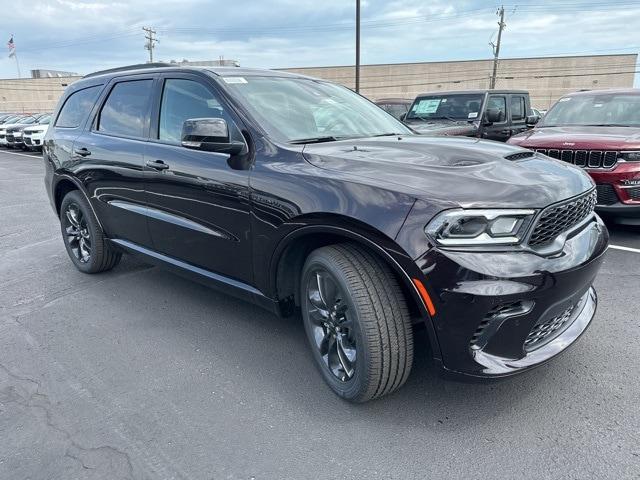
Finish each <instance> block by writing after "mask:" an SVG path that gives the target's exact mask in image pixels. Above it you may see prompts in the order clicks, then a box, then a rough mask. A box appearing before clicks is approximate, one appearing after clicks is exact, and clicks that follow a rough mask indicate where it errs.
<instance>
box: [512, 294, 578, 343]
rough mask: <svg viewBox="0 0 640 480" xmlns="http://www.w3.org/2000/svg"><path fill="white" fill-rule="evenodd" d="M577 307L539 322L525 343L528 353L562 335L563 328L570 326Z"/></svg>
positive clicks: (572, 306) (573, 306)
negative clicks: (569, 322) (570, 320)
mask: <svg viewBox="0 0 640 480" xmlns="http://www.w3.org/2000/svg"><path fill="white" fill-rule="evenodd" d="M575 307H576V306H575V305H571V306H570V307H569V308H567V309H566V310H565V311H564V312H562V313H561V314H560V315H557V316H555V317H553V318H550V319H548V320H544V321H538V323H536V324H535V325H534V326H533V328H532V329H531V331H530V332H529V335H527V338H526V340H525V341H524V349H525V350H527V351H531V350H535V349H536V348H539V347H541V346H542V345H544V344H545V343H548V342H550V341H551V340H553V339H554V338H555V337H557V336H558V335H559V334H560V333H562V330H563V327H568V326H569V324H568V321H569V319H570V318H571V314H572V313H573V310H574V309H575Z"/></svg>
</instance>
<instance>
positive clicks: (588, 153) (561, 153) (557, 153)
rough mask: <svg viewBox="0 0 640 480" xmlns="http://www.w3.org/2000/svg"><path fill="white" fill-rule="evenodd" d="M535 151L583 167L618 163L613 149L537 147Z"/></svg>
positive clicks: (616, 153) (607, 166) (599, 166)
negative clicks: (604, 150)
mask: <svg viewBox="0 0 640 480" xmlns="http://www.w3.org/2000/svg"><path fill="white" fill-rule="evenodd" d="M536 152H538V153H542V154H543V155H548V156H550V157H552V158H557V159H559V160H562V161H564V162H567V163H573V164H574V165H577V166H578V167H585V168H611V167H613V166H614V165H615V164H616V163H618V152H614V151H606V152H603V151H601V150H559V149H546V148H537V149H536Z"/></svg>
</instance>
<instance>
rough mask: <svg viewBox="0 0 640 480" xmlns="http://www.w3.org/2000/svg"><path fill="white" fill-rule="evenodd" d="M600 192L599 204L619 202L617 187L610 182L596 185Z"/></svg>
mask: <svg viewBox="0 0 640 480" xmlns="http://www.w3.org/2000/svg"><path fill="white" fill-rule="evenodd" d="M596 191H597V192H598V205H613V204H614V203H618V195H617V194H616V190H615V188H613V185H611V184H609V183H599V184H598V185H596Z"/></svg>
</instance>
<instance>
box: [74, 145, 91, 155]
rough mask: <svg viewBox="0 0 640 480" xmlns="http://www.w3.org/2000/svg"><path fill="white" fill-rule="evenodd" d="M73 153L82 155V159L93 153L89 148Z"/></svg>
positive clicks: (75, 150) (82, 148)
mask: <svg viewBox="0 0 640 480" xmlns="http://www.w3.org/2000/svg"><path fill="white" fill-rule="evenodd" d="M73 153H75V154H76V155H80V156H81V157H87V156H89V155H91V152H90V151H89V149H88V148H87V147H81V148H76V149H74V150H73Z"/></svg>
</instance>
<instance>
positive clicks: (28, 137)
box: [22, 117, 51, 150]
mask: <svg viewBox="0 0 640 480" xmlns="http://www.w3.org/2000/svg"><path fill="white" fill-rule="evenodd" d="M50 121H51V117H49V118H47V119H46V120H43V121H42V123H39V124H38V125H31V126H29V127H25V129H24V130H22V142H23V143H24V146H25V147H27V148H28V149H29V150H42V142H43V140H44V136H45V135H46V134H47V130H48V129H49V122H50Z"/></svg>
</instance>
